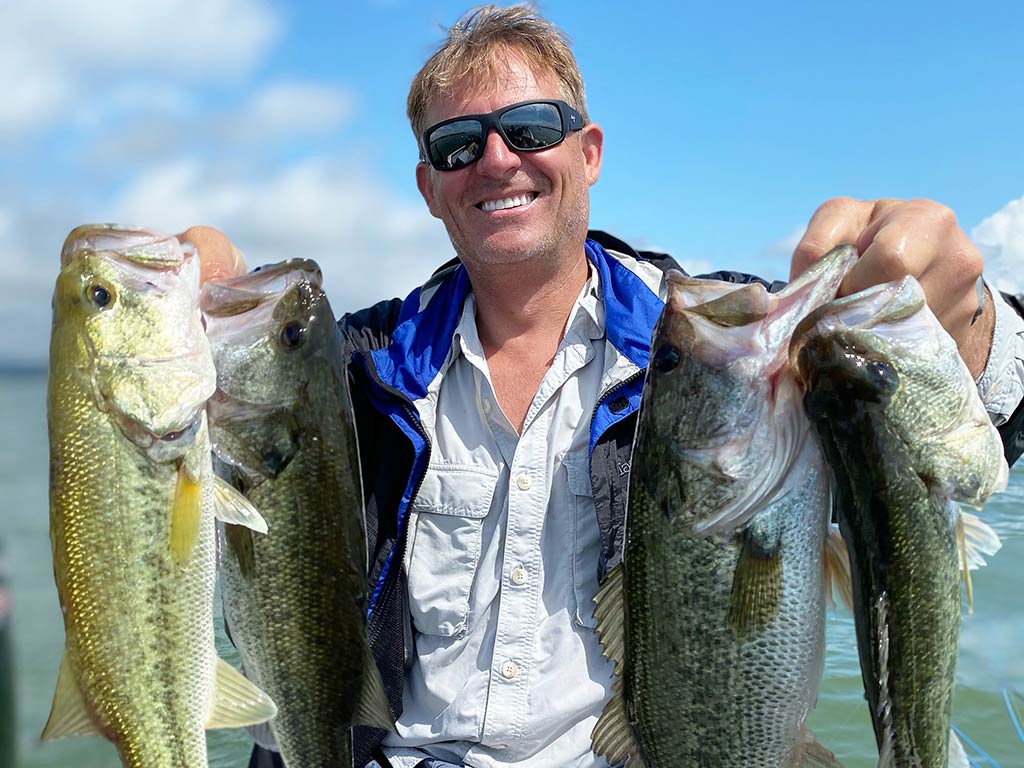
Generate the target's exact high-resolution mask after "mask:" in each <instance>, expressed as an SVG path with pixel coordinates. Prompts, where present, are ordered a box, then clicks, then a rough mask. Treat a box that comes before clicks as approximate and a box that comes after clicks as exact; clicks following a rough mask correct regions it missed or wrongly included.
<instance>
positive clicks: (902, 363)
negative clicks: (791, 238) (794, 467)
mask: <svg viewBox="0 0 1024 768" xmlns="http://www.w3.org/2000/svg"><path fill="white" fill-rule="evenodd" d="M791 357H792V359H793V361H794V365H795V367H796V369H797V370H798V372H799V375H800V377H801V379H802V380H803V382H804V385H805V386H806V388H807V395H806V397H805V401H804V403H805V408H806V410H807V413H808V414H809V416H810V417H811V419H812V421H813V422H814V425H815V427H816V429H817V431H818V433H819V435H820V437H821V442H822V445H823V447H824V450H825V453H826V456H827V459H828V463H829V466H830V471H831V474H832V476H833V487H834V505H835V509H836V515H837V517H838V520H839V525H840V528H841V530H842V533H843V538H844V539H845V540H846V543H847V546H848V548H849V553H850V561H851V572H852V576H853V585H852V586H853V597H854V622H855V626H856V633H857V647H858V653H859V656H860V662H861V674H862V677H863V681H864V688H865V692H866V698H867V700H868V704H869V709H870V712H871V718H872V724H873V727H874V731H875V738H876V742H877V745H878V749H879V765H881V766H897V767H898V768H902V767H903V766H908V767H909V766H914V767H918V768H920V767H921V766H923V767H925V768H930V767H933V766H934V767H938V766H942V767H944V766H946V765H947V764H951V763H949V761H950V755H951V754H952V753H951V751H950V749H951V745H950V720H951V708H952V698H953V686H954V676H955V668H956V658H957V652H958V645H959V626H960V602H961V599H960V554H959V552H958V542H957V527H958V525H960V524H961V521H960V519H959V518H960V512H959V511H958V508H957V507H956V506H955V505H954V504H951V503H950V498H954V499H958V500H961V501H968V502H969V503H972V504H975V505H980V504H981V503H982V502H983V500H984V499H985V498H986V497H987V496H988V495H989V494H990V493H992V492H994V491H995V490H999V489H1000V488H1001V487H1003V486H1005V483H1006V475H1007V469H1006V462H1005V459H1004V458H1003V455H1002V448H1001V443H1000V441H999V437H998V433H997V432H996V431H995V429H994V428H993V427H992V425H991V423H990V421H989V419H988V416H987V414H986V413H985V409H984V406H983V405H982V404H981V401H980V399H979V398H978V396H977V389H976V387H975V385H974V382H973V379H972V377H971V375H970V373H969V372H968V371H967V369H966V366H964V364H963V361H962V360H961V359H960V357H959V354H958V352H957V348H956V344H955V342H954V341H953V339H952V338H951V337H949V335H948V334H947V333H946V332H945V331H944V330H943V329H942V327H941V326H940V325H939V323H938V321H937V320H936V319H935V317H934V316H933V315H932V314H931V312H930V311H929V310H928V308H927V305H926V303H925V297H924V293H923V291H922V290H921V288H920V286H919V285H918V284H917V282H916V281H915V280H913V278H907V279H905V280H903V281H898V282H895V283H891V284H886V285H883V286H878V287H876V288H874V289H870V290H868V291H864V292H862V293H861V294H857V295H854V296H851V297H847V298H845V299H842V300H838V301H836V302H834V303H833V304H832V305H828V306H825V307H822V308H821V309H819V310H817V311H815V312H814V313H812V315H810V316H809V317H808V318H807V319H806V320H805V321H804V322H803V323H802V324H801V326H800V327H799V328H798V329H797V331H796V332H795V333H794V338H793V343H792V349H791ZM952 746H953V747H955V746H956V745H952Z"/></svg>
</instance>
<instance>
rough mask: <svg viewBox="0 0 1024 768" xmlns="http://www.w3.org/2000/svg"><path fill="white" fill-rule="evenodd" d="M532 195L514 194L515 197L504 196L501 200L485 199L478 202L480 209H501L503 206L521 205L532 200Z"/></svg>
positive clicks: (514, 206)
mask: <svg viewBox="0 0 1024 768" xmlns="http://www.w3.org/2000/svg"><path fill="white" fill-rule="evenodd" d="M533 198H534V195H532V194H529V195H516V196H515V197H506V198H504V199H503V200H487V201H485V202H483V203H480V210H481V211H488V212H490V211H501V210H504V209H505V208H518V207H519V206H521V205H526V204H527V203H529V202H530V201H531V200H533Z"/></svg>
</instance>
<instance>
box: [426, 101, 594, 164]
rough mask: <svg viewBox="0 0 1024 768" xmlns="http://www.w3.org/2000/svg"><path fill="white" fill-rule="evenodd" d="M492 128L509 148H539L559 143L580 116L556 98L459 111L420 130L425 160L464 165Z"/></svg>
mask: <svg viewBox="0 0 1024 768" xmlns="http://www.w3.org/2000/svg"><path fill="white" fill-rule="evenodd" d="M491 128H494V129H495V130H497V132H498V135H499V136H501V138H502V140H503V141H504V142H505V145H506V146H507V147H508V148H509V149H512V150H515V151H517V152H539V151H540V150H542V149H550V148H551V147H554V146H557V145H559V144H561V143H562V141H563V140H564V139H565V136H566V134H568V133H569V132H570V131H578V130H580V129H582V128H583V117H582V116H581V115H580V113H579V112H577V111H576V110H575V109H573V108H572V107H570V106H569V105H568V104H566V103H565V102H564V101H560V100H559V99H542V100H539V101H520V102H518V103H516V104H509V105H508V106H507V107H501V108H500V109H496V110H494V111H493V112H491V113H490V114H487V115H460V116H459V117H453V118H451V119H449V120H443V121H441V122H440V123H438V124H437V125H432V126H430V127H429V128H427V130H425V131H424V132H423V150H424V152H425V153H426V156H427V160H428V161H429V162H430V164H431V165H432V166H434V168H436V169H437V170H439V171H457V170H459V169H460V168H465V167H466V166H467V165H469V164H470V163H475V162H476V161H477V160H479V159H480V156H481V155H483V153H484V145H485V144H487V134H488V133H490V130H491Z"/></svg>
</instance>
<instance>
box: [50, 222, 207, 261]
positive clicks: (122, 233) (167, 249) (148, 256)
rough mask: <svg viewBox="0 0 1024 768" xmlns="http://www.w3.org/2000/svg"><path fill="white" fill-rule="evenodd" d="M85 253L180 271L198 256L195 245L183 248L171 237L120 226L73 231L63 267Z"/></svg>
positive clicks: (88, 226) (93, 226)
mask: <svg viewBox="0 0 1024 768" xmlns="http://www.w3.org/2000/svg"><path fill="white" fill-rule="evenodd" d="M83 252H93V253H105V254H107V255H109V256H110V257H112V258H115V259H117V260H119V261H122V262H125V263H128V264H134V265H136V266H141V267H146V268H149V269H158V270H160V269H171V270H175V269H178V268H180V267H181V266H182V265H183V264H184V263H185V262H187V261H190V260H192V257H193V256H194V255H195V249H194V248H193V247H192V246H191V245H182V243H180V242H179V241H178V240H177V238H175V237H173V236H171V235H164V234H161V233H159V232H156V231H154V230H151V229H146V228H145V227H122V226H119V225H116V224H85V225H82V226H80V227H76V228H75V229H73V230H72V231H71V233H70V234H69V235H68V236H67V239H66V240H65V241H64V247H63V248H62V249H61V254H60V263H61V267H65V266H67V265H68V264H69V263H70V262H71V261H73V260H74V259H75V258H77V257H79V256H80V255H81V254H82V253H83Z"/></svg>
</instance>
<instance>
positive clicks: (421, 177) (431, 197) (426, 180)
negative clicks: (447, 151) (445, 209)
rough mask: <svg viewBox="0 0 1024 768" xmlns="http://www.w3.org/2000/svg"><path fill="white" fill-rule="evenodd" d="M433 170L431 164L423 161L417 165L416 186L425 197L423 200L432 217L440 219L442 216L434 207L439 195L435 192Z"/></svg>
mask: <svg viewBox="0 0 1024 768" xmlns="http://www.w3.org/2000/svg"><path fill="white" fill-rule="evenodd" d="M432 170H433V169H432V168H431V167H430V163H425V162H423V161H422V160H421V161H420V162H418V163H416V186H417V187H418V188H419V190H420V194H421V195H423V200H424V201H425V202H426V204H427V208H428V209H429V210H430V215H431V216H433V217H434V218H437V219H439V218H441V214H440V213H438V211H437V208H436V207H435V205H434V204H435V202H436V201H437V195H436V194H435V192H434V180H433V178H432V176H431V171H432Z"/></svg>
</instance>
